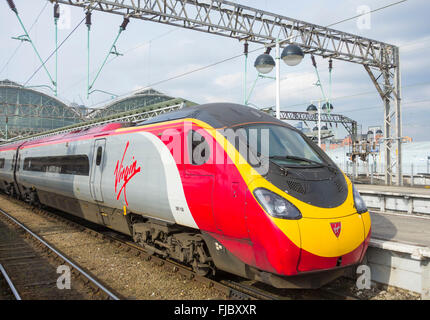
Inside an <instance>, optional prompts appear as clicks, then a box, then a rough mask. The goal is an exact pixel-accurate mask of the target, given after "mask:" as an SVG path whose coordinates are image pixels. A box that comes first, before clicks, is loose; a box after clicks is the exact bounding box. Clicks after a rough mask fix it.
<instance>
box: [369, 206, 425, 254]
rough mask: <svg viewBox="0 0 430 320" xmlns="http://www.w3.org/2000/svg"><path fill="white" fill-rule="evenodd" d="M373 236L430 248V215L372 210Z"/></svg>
mask: <svg viewBox="0 0 430 320" xmlns="http://www.w3.org/2000/svg"><path fill="white" fill-rule="evenodd" d="M370 215H371V218H372V238H374V239H380V240H386V241H395V242H401V243H405V244H410V245H417V246H426V247H429V248H430V217H420V216H408V215H405V214H386V213H375V212H371V214H370Z"/></svg>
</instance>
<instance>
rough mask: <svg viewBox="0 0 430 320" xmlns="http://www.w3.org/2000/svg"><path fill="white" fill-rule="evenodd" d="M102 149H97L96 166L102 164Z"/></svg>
mask: <svg viewBox="0 0 430 320" xmlns="http://www.w3.org/2000/svg"><path fill="white" fill-rule="evenodd" d="M102 151H103V149H102V147H98V148H97V158H96V165H97V166H99V165H100V163H101V162H102Z"/></svg>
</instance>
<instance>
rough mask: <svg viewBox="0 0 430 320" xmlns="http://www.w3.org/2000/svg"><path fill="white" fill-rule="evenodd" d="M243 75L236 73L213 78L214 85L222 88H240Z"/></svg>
mask: <svg viewBox="0 0 430 320" xmlns="http://www.w3.org/2000/svg"><path fill="white" fill-rule="evenodd" d="M242 81H243V73H242V72H236V73H230V74H226V75H222V76H219V77H217V78H215V80H214V83H215V85H217V86H220V87H222V88H232V87H240V86H241V85H243V83H242Z"/></svg>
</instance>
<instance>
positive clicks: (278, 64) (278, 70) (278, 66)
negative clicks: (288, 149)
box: [275, 39, 281, 119]
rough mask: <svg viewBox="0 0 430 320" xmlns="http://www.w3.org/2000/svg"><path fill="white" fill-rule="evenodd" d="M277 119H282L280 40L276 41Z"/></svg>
mask: <svg viewBox="0 0 430 320" xmlns="http://www.w3.org/2000/svg"><path fill="white" fill-rule="evenodd" d="M275 55H276V59H275V64H276V118H277V119H281V54H280V46H279V39H276V53H275Z"/></svg>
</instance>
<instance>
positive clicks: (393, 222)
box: [365, 212, 430, 299]
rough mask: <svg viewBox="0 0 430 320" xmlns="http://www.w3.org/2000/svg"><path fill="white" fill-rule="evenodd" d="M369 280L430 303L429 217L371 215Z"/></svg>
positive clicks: (367, 254) (368, 257) (367, 260)
mask: <svg viewBox="0 0 430 320" xmlns="http://www.w3.org/2000/svg"><path fill="white" fill-rule="evenodd" d="M371 218H372V237H371V240H370V243H369V248H368V250H367V253H366V259H365V263H366V264H367V265H368V266H369V267H370V270H371V279H372V281H374V282H377V283H382V284H386V285H390V286H395V287H399V288H402V289H406V290H410V291H414V292H417V293H420V294H421V298H422V299H430V217H426V216H413V215H408V214H393V213H375V212H371Z"/></svg>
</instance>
